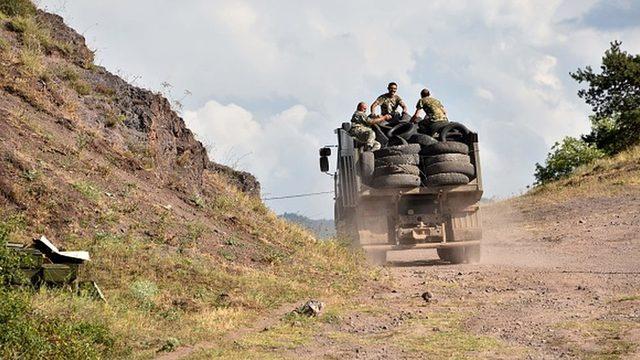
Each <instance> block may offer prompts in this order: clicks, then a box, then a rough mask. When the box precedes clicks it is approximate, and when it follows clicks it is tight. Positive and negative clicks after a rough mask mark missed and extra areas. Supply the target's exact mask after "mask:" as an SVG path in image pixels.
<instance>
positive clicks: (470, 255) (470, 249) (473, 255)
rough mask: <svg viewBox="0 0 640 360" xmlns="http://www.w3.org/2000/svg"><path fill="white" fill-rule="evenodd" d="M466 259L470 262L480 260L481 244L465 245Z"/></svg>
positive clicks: (473, 262)
mask: <svg viewBox="0 0 640 360" xmlns="http://www.w3.org/2000/svg"><path fill="white" fill-rule="evenodd" d="M464 260H465V262H467V263H469V264H475V263H479V262H480V245H471V246H465V247H464Z"/></svg>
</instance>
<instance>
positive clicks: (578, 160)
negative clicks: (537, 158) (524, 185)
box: [534, 136, 605, 185]
mask: <svg viewBox="0 0 640 360" xmlns="http://www.w3.org/2000/svg"><path fill="white" fill-rule="evenodd" d="M604 155H605V154H604V152H603V151H602V150H599V149H597V148H596V147H594V146H592V145H590V144H587V143H586V142H584V141H583V140H580V139H576V138H573V137H569V136H567V137H565V138H564V139H562V142H561V143H560V142H556V143H555V144H554V145H553V146H552V147H551V152H549V154H547V159H546V161H545V164H544V166H543V165H540V164H539V163H536V171H535V173H534V176H535V178H536V183H535V184H536V185H542V184H546V183H548V182H550V181H554V180H558V179H560V178H562V177H563V176H566V175H568V174H570V173H571V172H573V170H575V169H576V168H577V167H578V166H581V165H585V164H588V163H590V162H592V161H594V160H596V159H599V158H601V157H603V156H604Z"/></svg>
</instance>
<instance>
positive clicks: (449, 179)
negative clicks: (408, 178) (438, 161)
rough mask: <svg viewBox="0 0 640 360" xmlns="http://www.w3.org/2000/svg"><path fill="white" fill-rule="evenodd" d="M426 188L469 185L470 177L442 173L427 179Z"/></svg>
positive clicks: (425, 180)
mask: <svg viewBox="0 0 640 360" xmlns="http://www.w3.org/2000/svg"><path fill="white" fill-rule="evenodd" d="M424 182H425V184H426V186H450V185H465V184H468V183H469V177H468V176H467V175H465V174H458V173H441V174H434V175H429V176H427V177H425V179H424Z"/></svg>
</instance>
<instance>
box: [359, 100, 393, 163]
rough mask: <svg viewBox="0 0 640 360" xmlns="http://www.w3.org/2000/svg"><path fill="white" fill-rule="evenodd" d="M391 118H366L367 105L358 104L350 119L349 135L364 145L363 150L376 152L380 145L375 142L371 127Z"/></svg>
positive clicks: (363, 103)
mask: <svg viewBox="0 0 640 360" xmlns="http://www.w3.org/2000/svg"><path fill="white" fill-rule="evenodd" d="M390 118H391V116H390V115H389V116H367V104H366V103H365V102H359V103H358V106H357V107H356V112H354V113H353V116H352V117H351V129H350V130H349V135H351V136H353V137H354V138H355V139H356V140H357V141H359V142H361V143H363V144H365V150H372V151H375V150H378V149H380V147H381V145H380V143H379V142H377V141H376V133H375V132H374V131H373V129H372V128H371V126H373V125H375V124H379V123H381V122H383V121H385V120H388V119H390Z"/></svg>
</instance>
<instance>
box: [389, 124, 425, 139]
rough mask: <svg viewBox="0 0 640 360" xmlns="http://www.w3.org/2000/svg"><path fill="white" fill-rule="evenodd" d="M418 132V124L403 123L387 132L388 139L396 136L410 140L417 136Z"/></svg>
mask: <svg viewBox="0 0 640 360" xmlns="http://www.w3.org/2000/svg"><path fill="white" fill-rule="evenodd" d="M416 132H418V126H416V124H413V123H405V122H403V123H400V124H398V125H396V126H394V127H393V128H391V130H389V131H388V132H387V137H389V138H392V137H394V136H399V137H401V138H403V139H405V140H408V139H409V138H411V137H412V136H413V135H415V134H416Z"/></svg>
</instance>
